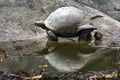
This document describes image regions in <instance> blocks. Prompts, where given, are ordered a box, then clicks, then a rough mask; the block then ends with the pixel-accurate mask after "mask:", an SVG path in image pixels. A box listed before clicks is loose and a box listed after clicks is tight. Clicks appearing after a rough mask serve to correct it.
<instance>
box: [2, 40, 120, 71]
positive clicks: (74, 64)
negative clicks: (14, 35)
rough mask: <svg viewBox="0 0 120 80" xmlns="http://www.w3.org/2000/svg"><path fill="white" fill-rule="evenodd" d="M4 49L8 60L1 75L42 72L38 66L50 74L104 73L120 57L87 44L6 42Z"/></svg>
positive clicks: (116, 53) (3, 64) (110, 51)
mask: <svg viewBox="0 0 120 80" xmlns="http://www.w3.org/2000/svg"><path fill="white" fill-rule="evenodd" d="M16 46H20V47H21V48H20V49H17V48H16ZM0 48H2V49H4V50H5V51H6V52H5V53H6V54H7V56H8V57H7V58H5V59H4V58H3V59H4V60H3V62H0V71H5V72H12V71H17V70H25V71H31V70H40V68H39V67H38V66H39V65H44V64H47V65H48V67H47V68H45V70H46V71H48V72H56V73H61V72H73V71H83V72H87V71H100V70H105V69H108V68H110V67H112V66H113V63H115V62H116V61H117V58H118V56H119V53H120V52H119V51H116V50H113V49H110V48H97V47H92V46H90V45H88V43H85V42H84V43H76V42H60V43H57V42H50V41H18V42H2V43H0ZM1 57H4V56H1Z"/></svg>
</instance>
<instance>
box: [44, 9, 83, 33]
mask: <svg viewBox="0 0 120 80" xmlns="http://www.w3.org/2000/svg"><path fill="white" fill-rule="evenodd" d="M83 17H84V12H83V11H82V10H80V9H78V8H75V7H61V8H59V9H57V10H56V11H54V12H52V13H51V14H50V15H49V16H48V18H47V19H46V20H45V21H44V23H45V26H46V27H47V28H48V29H50V30H52V31H55V32H57V33H58V34H59V33H63V34H66V35H67V34H74V33H76V31H77V27H78V25H79V24H80V23H81V20H83Z"/></svg>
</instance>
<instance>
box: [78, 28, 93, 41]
mask: <svg viewBox="0 0 120 80" xmlns="http://www.w3.org/2000/svg"><path fill="white" fill-rule="evenodd" d="M91 32H92V30H89V29H88V30H82V31H80V32H79V33H78V41H91V40H92V34H91Z"/></svg>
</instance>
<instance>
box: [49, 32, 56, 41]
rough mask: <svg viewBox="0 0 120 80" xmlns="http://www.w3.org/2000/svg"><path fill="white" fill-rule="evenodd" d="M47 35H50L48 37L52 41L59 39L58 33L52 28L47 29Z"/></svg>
mask: <svg viewBox="0 0 120 80" xmlns="http://www.w3.org/2000/svg"><path fill="white" fill-rule="evenodd" d="M47 35H48V38H49V39H50V40H51V41H58V37H57V36H56V34H55V33H54V32H52V31H50V30H48V31H47Z"/></svg>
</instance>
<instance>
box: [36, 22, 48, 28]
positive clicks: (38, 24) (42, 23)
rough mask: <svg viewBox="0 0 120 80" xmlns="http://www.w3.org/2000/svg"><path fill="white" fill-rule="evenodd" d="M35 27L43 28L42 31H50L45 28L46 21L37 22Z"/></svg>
mask: <svg viewBox="0 0 120 80" xmlns="http://www.w3.org/2000/svg"><path fill="white" fill-rule="evenodd" d="M34 24H35V26H38V27H41V28H42V29H45V30H48V28H47V27H46V26H45V24H44V21H35V23H34Z"/></svg>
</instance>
